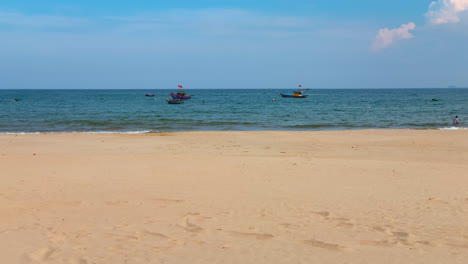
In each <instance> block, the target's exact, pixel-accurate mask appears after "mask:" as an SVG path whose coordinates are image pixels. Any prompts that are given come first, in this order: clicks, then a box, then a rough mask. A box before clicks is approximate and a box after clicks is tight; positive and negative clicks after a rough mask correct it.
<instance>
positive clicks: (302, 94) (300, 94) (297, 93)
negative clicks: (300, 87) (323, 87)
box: [280, 91, 309, 98]
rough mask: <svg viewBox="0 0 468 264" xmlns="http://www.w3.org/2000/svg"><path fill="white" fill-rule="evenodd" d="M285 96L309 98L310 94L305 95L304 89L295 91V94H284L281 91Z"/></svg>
mask: <svg viewBox="0 0 468 264" xmlns="http://www.w3.org/2000/svg"><path fill="white" fill-rule="evenodd" d="M280 95H281V96H282V97H283V98H307V97H309V96H308V95H305V94H304V93H303V92H302V91H294V92H293V94H283V93H280Z"/></svg>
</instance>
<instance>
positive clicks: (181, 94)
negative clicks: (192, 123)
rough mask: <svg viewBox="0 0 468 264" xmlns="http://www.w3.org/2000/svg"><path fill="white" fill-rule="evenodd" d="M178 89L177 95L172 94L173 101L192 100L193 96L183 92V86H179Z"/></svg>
mask: <svg viewBox="0 0 468 264" xmlns="http://www.w3.org/2000/svg"><path fill="white" fill-rule="evenodd" d="M177 88H178V90H177V93H170V95H171V97H172V99H179V100H188V99H191V98H192V96H191V95H187V94H186V93H185V92H184V91H182V88H183V86H182V85H177Z"/></svg>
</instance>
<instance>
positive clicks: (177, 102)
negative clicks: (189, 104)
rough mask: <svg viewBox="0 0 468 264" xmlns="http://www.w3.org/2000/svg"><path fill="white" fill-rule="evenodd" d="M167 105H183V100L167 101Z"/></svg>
mask: <svg viewBox="0 0 468 264" xmlns="http://www.w3.org/2000/svg"><path fill="white" fill-rule="evenodd" d="M167 103H168V104H183V103H184V100H182V99H168V100H167Z"/></svg>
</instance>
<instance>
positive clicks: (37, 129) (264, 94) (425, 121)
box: [0, 89, 468, 134]
mask: <svg viewBox="0 0 468 264" xmlns="http://www.w3.org/2000/svg"><path fill="white" fill-rule="evenodd" d="M185 91H186V92H187V94H190V95H193V97H192V99H190V100H187V101H186V102H185V103H184V104H180V105H171V104H167V102H166V99H169V98H170V96H169V93H170V92H175V89H172V90H169V89H168V90H137V89H131V90H130V89H129V90H108V89H102V90H67V89H63V90H34V89H31V90H1V89H0V133H3V134H5V133H54V132H88V133H149V132H171V131H258V130H291V131H294V130H296V131H309V130H350V129H453V128H452V127H451V126H452V119H453V117H454V116H456V115H458V116H459V119H460V125H459V127H458V129H463V128H468V104H467V102H468V89H312V90H309V91H304V92H305V94H307V95H309V97H308V98H305V99H294V98H292V99H291V98H281V96H280V95H279V93H289V94H290V93H292V91H293V90H291V89H186V90H185ZM145 94H155V97H146V96H145ZM14 99H20V100H18V101H15V100H14ZM274 99H276V101H275V100H274ZM433 99H437V100H436V101H433ZM465 120H466V121H465Z"/></svg>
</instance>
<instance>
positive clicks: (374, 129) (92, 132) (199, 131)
mask: <svg viewBox="0 0 468 264" xmlns="http://www.w3.org/2000/svg"><path fill="white" fill-rule="evenodd" d="M391 130H394V131H405V130H411V131H457V130H468V127H453V126H452V127H449V126H447V127H441V128H362V129H358V128H356V129H333V130H181V131H160V132H152V131H148V130H142V131H138V130H136V131H71V132H70V131H64V132H60V131H53V132H0V135H42V134H116V135H119V134H124V135H125V134H129V135H132V134H136V135H139V134H160V133H192V132H194V133H203V132H210V133H211V132H220V133H223V132H245V133H249V132H292V133H295V132H299V133H307V132H311V133H313V132H340V131H341V132H345V131H391Z"/></svg>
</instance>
